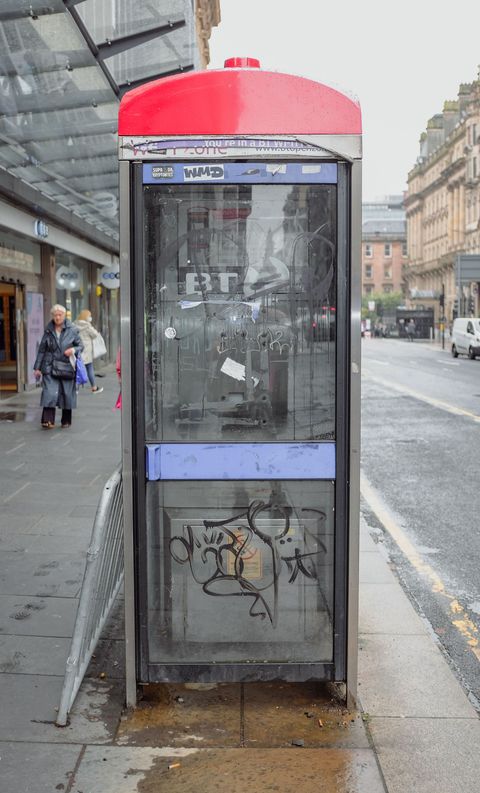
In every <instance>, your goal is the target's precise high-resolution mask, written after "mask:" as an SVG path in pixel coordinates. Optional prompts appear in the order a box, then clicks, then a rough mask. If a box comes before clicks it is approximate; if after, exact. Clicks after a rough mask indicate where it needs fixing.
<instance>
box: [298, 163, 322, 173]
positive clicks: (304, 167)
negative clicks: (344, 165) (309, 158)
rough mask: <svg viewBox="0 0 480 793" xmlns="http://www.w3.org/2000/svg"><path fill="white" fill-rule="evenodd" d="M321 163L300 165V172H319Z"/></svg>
mask: <svg viewBox="0 0 480 793" xmlns="http://www.w3.org/2000/svg"><path fill="white" fill-rule="evenodd" d="M321 170H322V166H321V165H302V173H320V171H321Z"/></svg>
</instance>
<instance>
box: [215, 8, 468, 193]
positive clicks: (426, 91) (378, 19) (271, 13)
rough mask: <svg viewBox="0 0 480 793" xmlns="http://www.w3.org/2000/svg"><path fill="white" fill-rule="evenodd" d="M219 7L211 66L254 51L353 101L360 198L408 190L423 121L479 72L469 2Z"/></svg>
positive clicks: (275, 67) (270, 65)
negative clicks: (359, 131)
mask: <svg viewBox="0 0 480 793" xmlns="http://www.w3.org/2000/svg"><path fill="white" fill-rule="evenodd" d="M220 9H221V17H222V21H221V22H220V25H219V26H218V27H217V28H213V30H212V35H211V38H210V64H209V67H208V68H222V67H223V62H224V60H225V58H228V57H232V56H251V57H254V58H258V59H259V60H260V63H261V66H262V68H264V69H269V70H272V71H278V72H287V73H291V74H297V75H302V76H304V77H308V78H310V79H312V80H317V81H318V82H321V83H325V84H327V85H330V86H333V87H334V88H337V89H340V90H342V91H344V92H346V93H348V94H354V95H355V96H356V97H357V98H358V99H359V101H360V105H361V108H362V118H363V154H364V167H363V200H364V201H374V200H377V199H381V198H382V197H383V196H385V195H392V194H395V195H398V194H401V193H402V192H403V191H404V190H406V189H407V176H408V172H409V171H410V170H411V168H412V167H413V166H414V164H415V161H416V159H417V156H418V154H419V138H420V135H421V133H422V132H423V131H424V130H425V128H426V125H427V121H428V119H429V118H431V116H433V115H434V114H435V113H440V112H441V111H442V109H443V104H444V102H445V100H451V99H456V98H457V95H458V88H459V85H460V84H461V83H470V82H473V81H474V80H475V79H477V77H478V70H479V64H480V38H479V35H478V30H479V22H480V11H479V6H478V3H476V2H475V0H455V3H453V4H451V5H449V6H448V11H447V10H445V6H444V5H443V4H442V3H439V2H438V0H403V1H402V2H401V3H399V2H392V1H391V0H390V2H389V0H383V2H382V0H335V2H332V3H322V2H321V0H294V2H292V3H289V2H287V0H220ZM272 100H274V97H272Z"/></svg>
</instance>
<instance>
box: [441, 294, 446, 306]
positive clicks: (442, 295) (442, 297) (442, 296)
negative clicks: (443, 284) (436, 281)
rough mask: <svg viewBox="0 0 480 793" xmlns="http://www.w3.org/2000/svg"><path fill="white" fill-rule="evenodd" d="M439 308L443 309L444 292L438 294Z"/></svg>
mask: <svg viewBox="0 0 480 793" xmlns="http://www.w3.org/2000/svg"><path fill="white" fill-rule="evenodd" d="M440 308H445V292H440Z"/></svg>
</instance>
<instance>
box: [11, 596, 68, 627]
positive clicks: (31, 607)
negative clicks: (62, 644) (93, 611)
mask: <svg viewBox="0 0 480 793" xmlns="http://www.w3.org/2000/svg"><path fill="white" fill-rule="evenodd" d="M77 607H78V601H77V600H76V599H75V598H56V597H43V598H42V597H28V596H18V595H0V634H12V635H14V636H59V637H62V636H63V637H69V636H72V633H73V626H74V623H75V617H76V613H77Z"/></svg>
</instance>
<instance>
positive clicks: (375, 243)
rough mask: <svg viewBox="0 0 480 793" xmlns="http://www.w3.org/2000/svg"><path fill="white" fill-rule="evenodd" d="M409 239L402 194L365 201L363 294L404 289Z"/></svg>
mask: <svg viewBox="0 0 480 793" xmlns="http://www.w3.org/2000/svg"><path fill="white" fill-rule="evenodd" d="M406 261H407V239H406V222H405V209H404V207H403V196H401V195H399V196H387V197H385V198H384V199H383V200H381V201H373V202H368V203H364V204H363V205H362V294H363V295H370V294H376V295H379V294H388V293H390V292H402V291H403V269H404V265H405V262H406Z"/></svg>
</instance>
